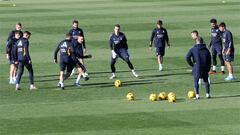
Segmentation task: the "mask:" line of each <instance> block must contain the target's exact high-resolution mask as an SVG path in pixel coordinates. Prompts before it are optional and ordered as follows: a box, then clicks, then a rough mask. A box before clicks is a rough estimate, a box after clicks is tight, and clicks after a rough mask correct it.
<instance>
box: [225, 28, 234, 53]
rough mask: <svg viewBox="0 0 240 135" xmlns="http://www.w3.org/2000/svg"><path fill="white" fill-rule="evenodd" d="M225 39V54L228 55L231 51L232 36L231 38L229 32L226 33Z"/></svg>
mask: <svg viewBox="0 0 240 135" xmlns="http://www.w3.org/2000/svg"><path fill="white" fill-rule="evenodd" d="M226 40H227V41H229V43H228V49H227V51H226V55H230V53H231V48H232V46H233V38H232V34H231V33H228V34H227V39H226Z"/></svg>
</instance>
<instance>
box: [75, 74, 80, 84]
mask: <svg viewBox="0 0 240 135" xmlns="http://www.w3.org/2000/svg"><path fill="white" fill-rule="evenodd" d="M80 79H81V75H78V77H77V79H76V82H75V83H79V82H80Z"/></svg>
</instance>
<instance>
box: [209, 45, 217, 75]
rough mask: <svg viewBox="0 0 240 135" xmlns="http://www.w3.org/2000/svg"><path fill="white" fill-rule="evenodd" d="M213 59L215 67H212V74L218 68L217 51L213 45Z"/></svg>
mask: <svg viewBox="0 0 240 135" xmlns="http://www.w3.org/2000/svg"><path fill="white" fill-rule="evenodd" d="M212 60H213V67H212V72H210V74H215V73H216V68H217V51H216V49H215V47H214V46H213V47H212Z"/></svg>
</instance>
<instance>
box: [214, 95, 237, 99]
mask: <svg viewBox="0 0 240 135" xmlns="http://www.w3.org/2000/svg"><path fill="white" fill-rule="evenodd" d="M235 97H240V94H237V95H223V96H216V97H215V96H214V97H212V99H215V98H216V99H218V98H235Z"/></svg>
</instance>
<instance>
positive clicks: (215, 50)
mask: <svg viewBox="0 0 240 135" xmlns="http://www.w3.org/2000/svg"><path fill="white" fill-rule="evenodd" d="M220 54H222V47H221V45H213V46H212V55H220Z"/></svg>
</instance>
